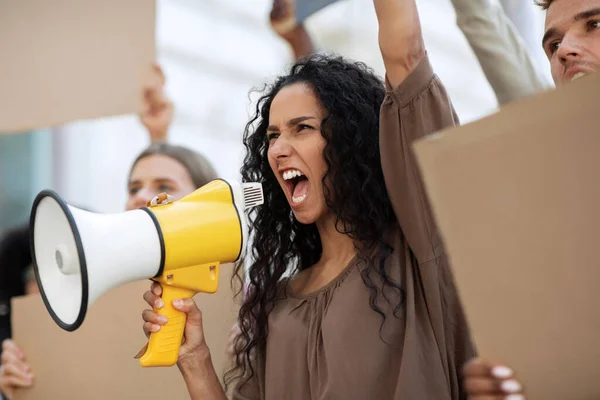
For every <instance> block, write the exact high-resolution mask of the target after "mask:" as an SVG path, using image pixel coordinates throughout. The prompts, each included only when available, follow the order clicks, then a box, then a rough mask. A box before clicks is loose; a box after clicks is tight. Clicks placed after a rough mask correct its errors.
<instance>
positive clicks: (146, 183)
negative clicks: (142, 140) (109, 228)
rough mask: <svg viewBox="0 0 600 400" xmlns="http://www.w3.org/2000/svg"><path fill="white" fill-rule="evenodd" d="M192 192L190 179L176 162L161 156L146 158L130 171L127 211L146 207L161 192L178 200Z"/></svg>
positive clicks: (192, 184) (155, 155)
mask: <svg viewBox="0 0 600 400" xmlns="http://www.w3.org/2000/svg"><path fill="white" fill-rule="evenodd" d="M194 190H196V187H195V186H194V183H193V182H192V177H191V176H190V174H189V172H188V171H187V169H186V168H185V167H184V166H183V165H182V164H181V163H179V162H178V161H177V160H175V159H173V158H171V157H168V156H165V155H162V154H154V155H151V156H147V157H144V158H142V159H141V160H139V161H138V162H137V164H135V166H134V167H133V170H132V171H131V176H130V177H129V190H128V192H129V197H128V199H127V211H129V210H135V209H138V208H140V207H144V206H146V204H147V203H148V201H150V200H152V199H153V198H154V196H156V195H157V194H159V193H162V192H167V193H168V194H169V195H171V196H173V198H174V199H175V200H179V199H180V198H182V197H184V196H186V195H188V194H190V193H192V192H193V191H194Z"/></svg>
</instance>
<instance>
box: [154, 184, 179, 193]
mask: <svg viewBox="0 0 600 400" xmlns="http://www.w3.org/2000/svg"><path fill="white" fill-rule="evenodd" d="M158 190H160V191H161V192H174V191H175V188H174V187H173V186H170V185H160V186H159V187H158Z"/></svg>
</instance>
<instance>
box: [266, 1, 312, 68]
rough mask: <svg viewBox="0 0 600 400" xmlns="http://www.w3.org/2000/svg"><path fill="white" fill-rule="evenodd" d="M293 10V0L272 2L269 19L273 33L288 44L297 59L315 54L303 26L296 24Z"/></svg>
mask: <svg viewBox="0 0 600 400" xmlns="http://www.w3.org/2000/svg"><path fill="white" fill-rule="evenodd" d="M294 9H295V0H274V1H273V7H272V8H271V13H270V15H269V19H270V22H271V27H272V28H273V30H274V31H275V33H277V34H278V35H279V36H280V37H281V38H282V39H284V40H285V41H286V42H288V44H289V45H290V47H291V48H292V51H293V52H294V57H295V59H299V58H302V57H305V56H309V55H311V54H313V53H315V52H316V48H315V46H314V45H313V42H312V39H311V37H310V35H309V34H308V31H307V30H306V29H305V28H304V25H302V24H297V23H296V15H295V12H294Z"/></svg>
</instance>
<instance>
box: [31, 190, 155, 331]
mask: <svg viewBox="0 0 600 400" xmlns="http://www.w3.org/2000/svg"><path fill="white" fill-rule="evenodd" d="M30 224H31V227H32V229H31V236H32V237H31V244H32V257H33V263H34V266H35V268H34V269H35V271H36V279H37V281H38V286H39V287H40V291H41V294H42V298H43V299H44V303H45V304H46V307H47V308H48V310H49V312H50V314H51V315H52V318H53V319H54V321H55V322H56V323H57V324H58V325H59V326H60V327H61V328H63V329H65V330H67V331H73V330H75V329H77V328H78V327H79V326H80V325H81V323H82V322H83V320H84V318H85V315H86V312H87V309H88V307H89V306H90V305H91V304H93V303H94V302H95V301H96V300H97V299H98V297H100V296H101V295H103V294H104V293H106V292H108V291H109V290H111V289H112V288H114V287H117V286H120V285H122V284H125V283H129V282H133V281H137V280H141V279H148V278H152V277H155V276H156V275H157V274H158V273H159V272H160V267H161V265H162V264H163V259H164V249H163V242H162V239H161V237H160V233H161V231H160V228H159V227H158V222H157V221H156V218H155V217H154V215H153V214H152V213H151V212H148V209H146V208H144V209H139V210H134V211H129V212H126V213H120V214H96V213H93V212H88V211H85V210H81V209H79V208H76V207H73V206H70V205H68V204H67V203H65V202H64V201H63V200H62V199H61V198H60V197H59V196H58V195H57V194H56V193H55V192H53V191H51V190H44V191H42V192H40V193H39V194H38V196H37V198H36V199H35V201H34V204H33V210H32V213H31V222H30Z"/></svg>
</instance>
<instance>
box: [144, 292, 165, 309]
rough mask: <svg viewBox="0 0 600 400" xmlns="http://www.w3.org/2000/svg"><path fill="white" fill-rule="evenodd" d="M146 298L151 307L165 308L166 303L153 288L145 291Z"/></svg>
mask: <svg viewBox="0 0 600 400" xmlns="http://www.w3.org/2000/svg"><path fill="white" fill-rule="evenodd" d="M144 300H145V301H146V303H148V305H149V306H150V307H153V308H163V307H164V305H165V303H164V301H163V299H161V298H160V296H159V295H157V294H155V293H154V292H153V291H152V290H148V291H146V292H144Z"/></svg>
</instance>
